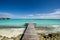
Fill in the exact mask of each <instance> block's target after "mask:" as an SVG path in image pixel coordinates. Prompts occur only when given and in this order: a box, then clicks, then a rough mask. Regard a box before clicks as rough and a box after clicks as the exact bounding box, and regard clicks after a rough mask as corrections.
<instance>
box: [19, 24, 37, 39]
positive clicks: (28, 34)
mask: <svg viewBox="0 0 60 40" xmlns="http://www.w3.org/2000/svg"><path fill="white" fill-rule="evenodd" d="M20 40H38V35H37V32H36V31H35V28H34V23H27V24H26V29H25V30H24V33H23V35H22V37H21V39H20Z"/></svg>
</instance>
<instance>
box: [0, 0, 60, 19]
mask: <svg viewBox="0 0 60 40" xmlns="http://www.w3.org/2000/svg"><path fill="white" fill-rule="evenodd" d="M2 17H9V18H15V19H16V18H17V19H20V18H21V19H24V18H25V19H60V0H0V18H2Z"/></svg>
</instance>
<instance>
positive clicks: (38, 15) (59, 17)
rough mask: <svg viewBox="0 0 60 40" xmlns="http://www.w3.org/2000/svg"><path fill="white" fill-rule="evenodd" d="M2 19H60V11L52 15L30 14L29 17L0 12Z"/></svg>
mask: <svg viewBox="0 0 60 40" xmlns="http://www.w3.org/2000/svg"><path fill="white" fill-rule="evenodd" d="M0 17H9V18H26V19H36V18H37V19H60V10H55V11H54V12H51V13H47V14H46V13H43V14H42V13H40V14H38V13H37V14H34V15H33V14H29V15H24V16H23V15H16V14H12V13H4V12H0Z"/></svg>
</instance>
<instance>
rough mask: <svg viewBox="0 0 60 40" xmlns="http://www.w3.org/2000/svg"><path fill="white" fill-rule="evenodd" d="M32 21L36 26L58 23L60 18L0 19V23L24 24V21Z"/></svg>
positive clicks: (59, 23) (9, 24)
mask: <svg viewBox="0 0 60 40" xmlns="http://www.w3.org/2000/svg"><path fill="white" fill-rule="evenodd" d="M29 22H33V23H36V26H48V25H60V19H10V20H0V25H5V26H20V27H21V26H24V24H25V23H29Z"/></svg>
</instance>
